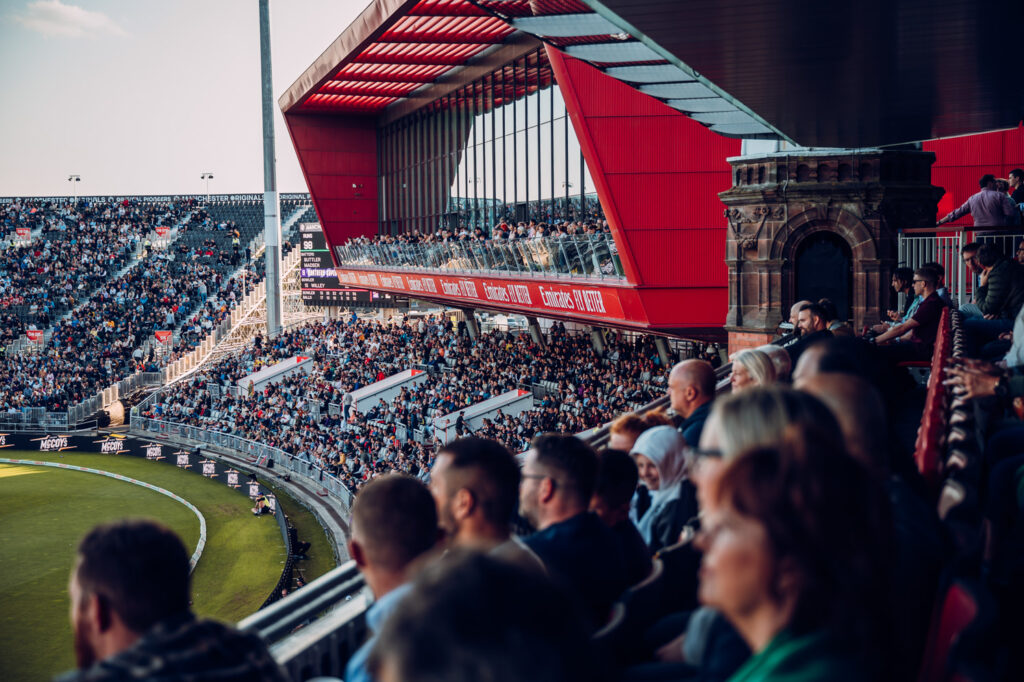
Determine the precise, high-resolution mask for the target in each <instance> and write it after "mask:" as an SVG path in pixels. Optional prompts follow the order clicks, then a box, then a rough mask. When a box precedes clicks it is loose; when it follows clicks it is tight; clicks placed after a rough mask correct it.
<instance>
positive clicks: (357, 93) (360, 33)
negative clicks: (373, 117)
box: [281, 0, 515, 113]
mask: <svg viewBox="0 0 1024 682" xmlns="http://www.w3.org/2000/svg"><path fill="white" fill-rule="evenodd" d="M514 32H515V29H514V28H512V27H511V26H509V25H508V24H507V23H505V22H504V21H503V20H501V19H499V18H498V17H495V16H492V15H490V14H488V13H487V12H486V11H484V10H482V9H480V8H479V7H477V6H475V5H473V4H471V3H470V2H468V0H419V1H418V2H400V1H398V0H389V1H385V2H378V3H374V4H372V5H371V6H370V7H367V8H366V10H364V11H363V13H362V14H361V15H360V16H359V18H358V19H356V21H355V22H353V23H352V25H351V26H349V27H348V29H346V31H345V33H343V34H342V35H341V36H340V37H339V38H338V39H337V40H336V41H334V43H333V44H332V45H331V46H330V47H329V48H328V49H327V51H326V52H324V54H323V55H321V57H320V59H318V60H317V61H316V63H314V64H313V66H311V67H310V68H309V69H307V70H306V73H304V74H303V75H302V77H300V78H299V80H298V81H297V82H296V83H295V84H294V85H293V86H292V87H291V88H289V89H288V91H287V92H286V93H285V94H284V96H283V97H282V98H281V108H282V109H284V110H285V111H288V110H293V109H295V108H298V109H299V110H304V111H322V110H327V111H331V112H338V113H377V112H379V111H381V110H382V109H384V108H385V107H387V106H388V105H389V104H391V103H393V102H395V101H397V100H399V99H401V98H403V97H406V96H408V95H409V94H410V93H412V92H413V91H414V90H417V89H418V88H420V87H422V86H423V85H425V84H427V83H432V82H434V81H435V80H437V79H438V78H440V77H442V76H444V75H445V74H446V73H448V72H449V71H451V70H453V69H455V68H457V67H459V66H462V65H463V64H465V63H466V62H467V61H468V60H469V59H471V58H473V57H475V56H476V55H478V54H480V53H481V52H483V51H484V50H486V49H487V48H489V47H491V46H492V45H499V44H501V43H502V42H504V40H505V39H506V38H508V36H509V35H511V34H512V33H514ZM310 86H312V87H310Z"/></svg>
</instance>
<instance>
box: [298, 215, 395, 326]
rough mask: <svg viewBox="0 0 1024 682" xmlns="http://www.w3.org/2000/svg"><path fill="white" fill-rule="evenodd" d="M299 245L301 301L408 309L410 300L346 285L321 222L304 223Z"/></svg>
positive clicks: (327, 304)
mask: <svg viewBox="0 0 1024 682" xmlns="http://www.w3.org/2000/svg"><path fill="white" fill-rule="evenodd" d="M299 230H300V232H301V234H302V243H301V244H300V250H301V258H302V269H301V271H300V272H299V281H300V282H301V288H302V302H303V303H305V304H306V305H312V306H338V307H343V308H399V307H406V306H408V304H409V303H408V298H406V297H404V296H396V295H394V294H384V293H379V292H376V291H369V290H367V289H356V288H352V287H348V286H345V285H343V284H342V283H341V282H340V281H338V275H337V273H336V272H335V270H334V263H333V262H331V254H330V252H329V251H328V250H327V240H326V239H325V238H324V233H323V230H322V229H321V228H320V225H319V224H318V223H303V224H302V225H300V227H299Z"/></svg>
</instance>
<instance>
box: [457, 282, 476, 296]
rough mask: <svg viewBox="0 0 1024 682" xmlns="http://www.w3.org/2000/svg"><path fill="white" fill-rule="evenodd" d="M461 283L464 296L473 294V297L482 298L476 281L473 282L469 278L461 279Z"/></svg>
mask: <svg viewBox="0 0 1024 682" xmlns="http://www.w3.org/2000/svg"><path fill="white" fill-rule="evenodd" d="M459 284H460V285H462V291H463V294H462V295H463V296H472V297H473V298H480V294H478V293H476V282H471V281H470V280H468V279H464V280H460V281H459Z"/></svg>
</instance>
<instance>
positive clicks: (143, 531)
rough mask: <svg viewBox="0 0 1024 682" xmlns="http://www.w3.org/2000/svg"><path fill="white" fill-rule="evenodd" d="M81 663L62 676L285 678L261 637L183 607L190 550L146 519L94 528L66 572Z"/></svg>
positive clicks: (94, 679) (68, 681)
mask: <svg viewBox="0 0 1024 682" xmlns="http://www.w3.org/2000/svg"><path fill="white" fill-rule="evenodd" d="M69 592H70V597H71V622H72V629H73V630H74V637H75V656H76V658H77V661H78V666H79V670H76V671H74V672H70V673H67V674H66V675H64V676H62V677H60V678H59V680H60V682H104V681H108V680H109V681H113V680H119V681H123V680H152V679H161V680H195V679H202V680H211V681H225V682H226V681H228V680H237V681H238V682H242V681H243V680H269V681H273V682H285V681H286V680H287V679H288V678H287V677H286V676H285V674H284V672H283V671H282V670H281V668H280V667H279V666H278V665H277V663H276V662H275V661H274V659H273V658H272V657H271V655H270V652H269V651H268V650H267V647H266V645H265V644H264V643H263V641H262V640H261V639H260V638H259V637H257V636H256V635H252V634H244V633H241V632H239V631H237V630H235V629H234V628H232V627H230V626H227V625H223V624H221V623H216V622H213V621H208V620H198V619H196V617H195V616H194V615H193V614H192V612H191V611H190V610H189V556H188V552H187V551H186V550H185V546H184V545H183V544H182V543H181V540H179V539H178V536H177V535H175V534H174V533H173V532H172V531H171V530H169V529H167V528H165V527H163V526H160V525H158V524H156V523H154V522H151V521H126V522H120V523H112V524H109V525H102V526H98V527H96V528H94V529H93V530H92V531H91V532H90V533H89V534H88V535H86V536H85V538H84V539H83V540H82V542H81V544H80V545H79V547H78V560H77V562H76V564H75V568H74V569H73V570H72V573H71V586H70V590H69Z"/></svg>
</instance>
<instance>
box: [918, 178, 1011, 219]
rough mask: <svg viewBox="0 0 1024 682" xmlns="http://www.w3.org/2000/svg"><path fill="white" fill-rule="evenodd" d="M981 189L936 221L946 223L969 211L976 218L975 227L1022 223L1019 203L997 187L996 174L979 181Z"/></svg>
mask: <svg viewBox="0 0 1024 682" xmlns="http://www.w3.org/2000/svg"><path fill="white" fill-rule="evenodd" d="M978 186H979V187H981V189H980V190H979V191H978V192H976V193H975V194H973V195H971V197H970V198H968V199H967V201H965V202H964V204H963V205H962V206H961V207H960V208H958V209H955V210H953V211H950V212H949V213H948V214H946V216H945V217H943V218H942V219H940V220H939V221H938V222H936V223H935V224H936V225H944V224H946V223H948V222H951V221H953V220H958V219H959V218H962V217H964V216H965V215H967V214H968V213H970V214H971V217H972V218H974V227H975V228H979V227H1008V226H1013V225H1019V224H1020V210H1019V209H1018V208H1017V204H1015V203H1014V202H1013V200H1012V199H1010V197H1009V196H1007V195H1006V194H1005V193H1004V192H999V191H998V190H997V189H996V176H994V175H992V174H991V173H986V174H985V175H983V176H981V179H980V180H979V181H978Z"/></svg>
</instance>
